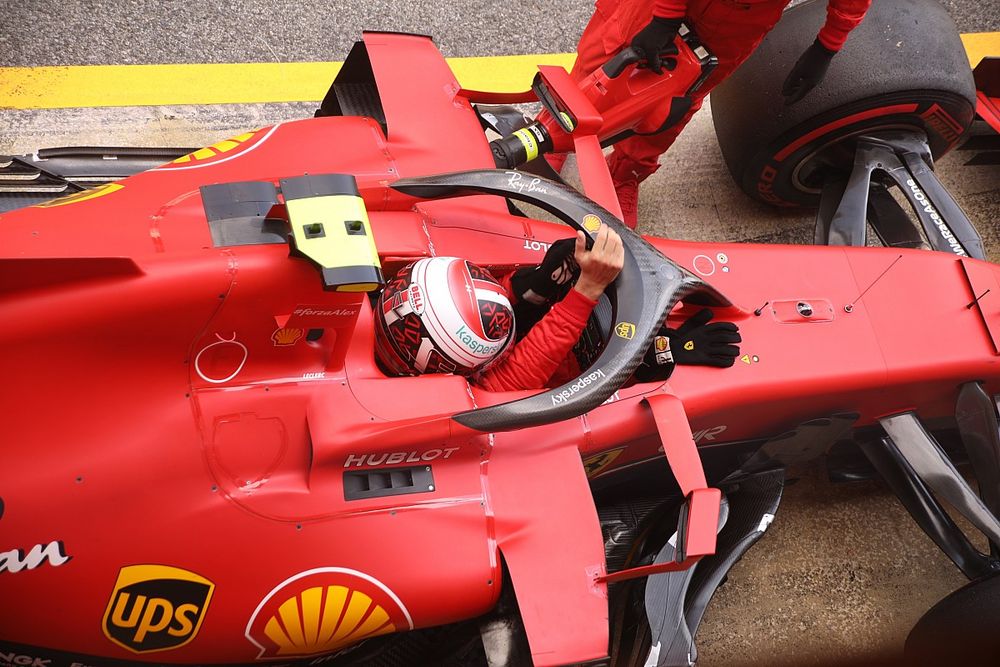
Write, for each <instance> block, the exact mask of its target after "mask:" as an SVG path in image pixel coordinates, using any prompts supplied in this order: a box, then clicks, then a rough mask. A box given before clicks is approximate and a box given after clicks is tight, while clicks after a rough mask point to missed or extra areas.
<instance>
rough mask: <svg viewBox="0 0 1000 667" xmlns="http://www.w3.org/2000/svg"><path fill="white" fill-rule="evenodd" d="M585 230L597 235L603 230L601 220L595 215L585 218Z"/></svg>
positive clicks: (588, 215) (589, 214)
mask: <svg viewBox="0 0 1000 667" xmlns="http://www.w3.org/2000/svg"><path fill="white" fill-rule="evenodd" d="M583 228H584V229H586V230H587V231H588V232H593V233H597V232H599V231H600V230H601V219H600V218H598V217H597V216H596V215H594V214H593V213H588V214H587V215H585V216H583Z"/></svg>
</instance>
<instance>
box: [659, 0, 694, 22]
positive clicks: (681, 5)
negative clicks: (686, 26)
mask: <svg viewBox="0 0 1000 667" xmlns="http://www.w3.org/2000/svg"><path fill="white" fill-rule="evenodd" d="M687 4H688V3H687V0H656V3H655V4H654V5H653V16H659V17H660V18H661V19H682V18H684V15H685V14H686V13H687Z"/></svg>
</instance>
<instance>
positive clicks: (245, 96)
mask: <svg viewBox="0 0 1000 667" xmlns="http://www.w3.org/2000/svg"><path fill="white" fill-rule="evenodd" d="M962 42H963V43H964V44H965V49H966V52H967V53H968V56H969V62H970V63H971V64H972V65H973V66H975V65H976V64H977V63H978V62H979V61H980V60H981V59H982V58H983V57H984V56H987V55H992V56H1000V32H982V33H969V34H965V35H962ZM575 57H576V54H573V53H547V54H532V55H520V56H489V57H477V58H449V59H448V64H449V65H450V66H451V68H452V70H453V71H454V72H455V76H456V77H457V78H458V81H459V83H461V84H462V85H463V86H464V87H466V88H472V89H477V90H491V91H497V92H512V91H522V90H527V89H528V87H529V86H530V85H531V79H532V77H533V76H534V73H535V71H536V67H537V66H538V65H542V64H545V65H562V66H563V67H566V68H567V69H569V68H570V67H572V66H573V60H574V59H575ZM340 66H341V63H339V62H329V63H234V64H222V65H210V64H189V65H88V66H73V67H0V109H2V108H8V109H60V108H66V107H119V106H158V105H165V104H166V105H173V104H255V103H268V102H315V101H318V100H320V99H322V98H323V96H324V95H325V94H326V91H327V89H328V88H329V86H330V83H331V82H332V81H333V78H334V77H335V76H336V75H337V72H339V71H340Z"/></svg>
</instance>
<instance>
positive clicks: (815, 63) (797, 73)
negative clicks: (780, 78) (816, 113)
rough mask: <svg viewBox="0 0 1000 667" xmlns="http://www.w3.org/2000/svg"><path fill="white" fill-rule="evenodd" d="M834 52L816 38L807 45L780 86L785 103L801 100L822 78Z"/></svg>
mask: <svg viewBox="0 0 1000 667" xmlns="http://www.w3.org/2000/svg"><path fill="white" fill-rule="evenodd" d="M836 53H837V52H836V51H831V50H830V49H828V48H826V47H825V46H823V45H822V44H820V42H819V40H818V39H817V40H816V41H815V42H813V43H812V44H810V45H809V48H808V49H806V50H805V52H804V53H803V54H802V55H801V56H799V59H798V61H797V62H796V63H795V66H794V67H792V71H791V72H789V73H788V77H787V78H786V79H785V83H784V85H783V86H781V94H782V95H784V96H785V104H786V105H792V104H795V103H796V102H798V101H799V100H801V99H802V98H803V97H805V96H806V93H808V92H809V91H810V90H812V89H813V88H815V87H816V84H818V83H819V82H820V81H822V80H823V77H824V76H825V75H826V70H827V69H828V68H829V67H830V61H831V60H833V56H835V55H836Z"/></svg>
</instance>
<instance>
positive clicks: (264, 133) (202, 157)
mask: <svg viewBox="0 0 1000 667" xmlns="http://www.w3.org/2000/svg"><path fill="white" fill-rule="evenodd" d="M276 129H278V125H274V126H272V127H270V128H263V129H260V130H255V131H253V132H244V133H243V134H240V135H238V136H235V137H232V138H230V139H224V140H223V141H220V142H218V143H215V144H212V145H211V146H206V147H205V148H199V149H198V150H196V151H194V152H193V153H188V154H187V155H182V156H181V157H179V158H177V159H176V160H174V161H173V162H168V163H167V164H164V165H160V166H159V167H157V168H156V169H157V170H172V169H195V168H197V167H208V166H210V165H213V164H218V163H220V162H224V161H228V160H230V159H232V158H234V157H236V156H238V155H243V154H245V153H248V152H249V151H251V150H253V149H254V148H256V147H257V146H259V145H260V144H262V143H264V140H266V139H267V138H268V137H270V136H271V134H272V133H273V132H274V131H275V130H276Z"/></svg>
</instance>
